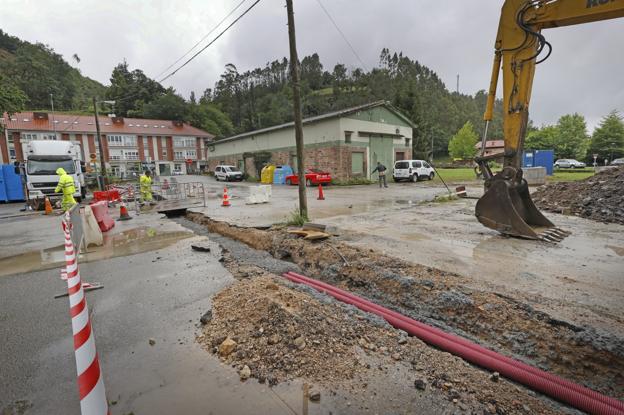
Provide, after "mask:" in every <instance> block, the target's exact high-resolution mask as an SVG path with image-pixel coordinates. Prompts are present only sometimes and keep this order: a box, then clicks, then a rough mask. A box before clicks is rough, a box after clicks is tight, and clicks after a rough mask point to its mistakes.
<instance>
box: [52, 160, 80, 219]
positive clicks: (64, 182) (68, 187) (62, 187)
mask: <svg viewBox="0 0 624 415" xmlns="http://www.w3.org/2000/svg"><path fill="white" fill-rule="evenodd" d="M56 174H58V175H59V176H60V177H59V182H58V185H57V186H56V189H54V192H55V193H61V192H63V200H62V201H61V207H62V208H63V211H64V212H67V211H68V210H69V209H71V208H72V206H74V205H75V204H76V200H75V199H74V193H76V186H74V179H73V178H72V177H71V176H70V175H69V174H67V173H66V172H65V169H63V168H62V167H59V168H58V169H56Z"/></svg>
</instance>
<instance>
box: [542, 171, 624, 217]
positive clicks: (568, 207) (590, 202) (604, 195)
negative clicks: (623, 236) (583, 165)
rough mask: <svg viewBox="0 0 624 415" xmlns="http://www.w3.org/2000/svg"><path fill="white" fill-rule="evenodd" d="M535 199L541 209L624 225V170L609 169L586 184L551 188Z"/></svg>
mask: <svg viewBox="0 0 624 415" xmlns="http://www.w3.org/2000/svg"><path fill="white" fill-rule="evenodd" d="M532 197H533V201H534V202H535V204H536V205H537V207H539V208H540V209H544V210H549V211H553V212H559V213H571V214H573V215H577V216H581V217H583V218H588V219H592V220H595V221H599V222H607V223H619V224H624V167H618V168H613V169H607V170H604V171H602V172H600V173H597V174H596V175H594V176H592V177H589V178H587V179H585V180H579V181H576V182H565V183H552V184H548V185H546V186H542V187H540V188H539V189H537V190H536V191H535V193H533V195H532Z"/></svg>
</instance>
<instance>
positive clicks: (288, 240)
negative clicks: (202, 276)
mask: <svg viewBox="0 0 624 415" xmlns="http://www.w3.org/2000/svg"><path fill="white" fill-rule="evenodd" d="M187 218H188V219H190V220H192V221H194V222H195V223H197V224H201V225H202V226H204V227H206V228H207V229H208V230H209V231H210V232H215V233H218V234H221V235H223V236H226V237H228V238H232V239H235V240H238V241H241V242H243V243H245V244H247V245H248V246H250V247H252V248H254V249H257V250H262V251H266V252H268V253H269V254H270V255H272V256H273V257H274V258H276V259H280V260H284V261H290V262H292V263H293V264H294V265H295V266H296V267H297V268H299V269H301V270H302V272H303V273H305V274H306V275H308V276H310V277H313V278H317V279H320V280H322V281H325V282H327V283H330V284H333V285H335V286H337V287H340V288H343V289H346V290H349V291H351V292H353V293H355V294H357V295H360V296H362V297H365V298H367V299H369V300H371V301H374V302H376V303H378V304H381V305H384V306H386V307H388V308H391V309H393V310H396V311H398V312H401V313H403V314H405V315H408V316H410V317H412V318H414V319H417V320H420V321H423V322H426V323H428V324H432V325H434V326H436V327H439V328H442V329H445V330H449V331H451V332H453V333H456V334H459V335H461V336H464V337H466V338H469V339H471V340H473V341H475V342H477V343H479V344H482V345H484V346H486V347H489V348H492V349H494V350H496V351H499V352H501V353H503V354H505V355H508V356H512V357H515V358H517V359H519V360H521V361H524V362H526V363H529V364H534V365H536V366H538V367H540V368H542V369H544V370H547V371H550V372H552V373H555V374H558V375H560V376H562V377H565V378H568V379H570V380H573V381H575V382H578V383H580V384H582V385H585V386H587V387H590V388H592V389H595V390H597V391H600V392H602V393H604V394H606V395H609V396H613V397H616V398H619V399H622V398H624V375H623V374H624V342H623V341H622V339H621V338H618V337H615V336H609V335H604V334H598V333H597V332H596V331H595V330H593V329H592V328H591V327H581V326H578V325H574V324H571V323H569V322H566V321H562V320H558V319H554V318H552V317H551V316H550V315H549V314H547V313H544V312H541V311H537V310H535V309H533V308H532V307H531V306H530V305H529V304H526V303H524V302H522V301H519V300H517V299H515V298H512V297H510V296H506V295H502V294H498V293H495V292H488V291H481V290H478V289H475V288H468V285H469V282H470V279H469V278H468V277H464V276H459V275H457V274H453V273H449V272H444V271H441V270H438V269H435V268H432V267H426V266H421V265H417V264H413V263H409V262H406V261H403V260H400V259H397V258H393V257H389V256H385V255H381V254H379V253H377V252H376V251H374V250H372V249H364V248H359V247H354V246H350V245H347V244H344V243H340V242H335V241H332V242H331V246H329V244H330V242H327V243H318V242H317V243H313V242H309V241H304V240H301V239H297V238H296V237H293V236H292V235H288V234H287V233H286V232H284V230H283V229H276V228H272V229H268V230H259V229H250V228H238V227H235V226H231V225H228V224H226V223H222V222H215V221H212V220H210V219H209V218H207V217H205V216H203V215H201V214H188V215H187ZM336 250H337V251H339V252H340V254H341V255H342V256H343V257H344V260H343V258H341V257H340V256H339V255H338V254H337V252H336ZM225 262H226V265H228V268H232V269H234V272H233V273H234V275H236V269H237V267H238V265H237V264H236V258H233V257H230V258H228V257H226V258H225ZM228 263H229V264H228ZM253 268H254V267H253V266H244V267H242V272H243V273H244V274H246V275H247V276H250V273H249V271H250V269H253ZM257 272H260V273H261V270H260V271H257Z"/></svg>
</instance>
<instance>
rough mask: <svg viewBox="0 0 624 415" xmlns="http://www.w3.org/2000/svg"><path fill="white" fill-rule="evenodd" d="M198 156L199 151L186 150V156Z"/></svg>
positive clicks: (191, 157)
mask: <svg viewBox="0 0 624 415" xmlns="http://www.w3.org/2000/svg"><path fill="white" fill-rule="evenodd" d="M196 157H197V152H196V151H195V150H186V158H187V159H194V158H196Z"/></svg>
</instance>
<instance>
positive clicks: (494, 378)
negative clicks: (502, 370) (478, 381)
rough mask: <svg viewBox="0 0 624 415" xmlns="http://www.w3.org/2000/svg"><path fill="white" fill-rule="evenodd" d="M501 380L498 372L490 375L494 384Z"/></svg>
mask: <svg viewBox="0 0 624 415" xmlns="http://www.w3.org/2000/svg"><path fill="white" fill-rule="evenodd" d="M499 378H500V374H499V373H498V372H494V373H492V374H491V375H490V380H491V381H492V382H498V379H499Z"/></svg>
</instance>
